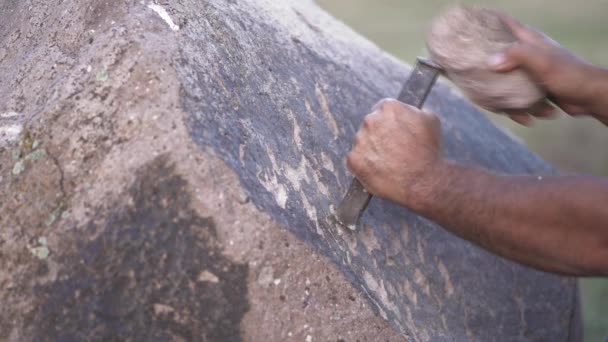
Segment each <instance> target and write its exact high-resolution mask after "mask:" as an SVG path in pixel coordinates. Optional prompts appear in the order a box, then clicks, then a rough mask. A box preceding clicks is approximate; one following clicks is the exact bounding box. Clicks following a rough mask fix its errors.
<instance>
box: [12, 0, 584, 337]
mask: <svg viewBox="0 0 608 342" xmlns="http://www.w3.org/2000/svg"><path fill="white" fill-rule="evenodd" d="M150 5H152V3H145V2H143V3H142V2H139V1H117V0H116V1H104V2H98V1H63V2H58V3H53V4H50V3H49V2H47V1H38V0H27V1H5V2H3V3H1V4H0V12H1V13H3V15H2V22H1V23H0V125H2V127H8V125H10V127H12V128H11V130H5V131H6V132H8V133H6V134H5V135H3V138H2V139H0V143H1V144H2V145H0V227H1V228H2V229H0V253H1V255H0V268H1V269H2V272H0V303H2V306H3V310H2V312H1V313H0V332H2V335H3V336H6V337H7V339H8V340H13V341H28V340H32V341H34V340H36V341H39V340H83V339H91V340H184V341H185V340H202V341H240V340H244V341H283V340H289V339H293V340H299V341H302V340H305V341H307V340H310V339H312V340H313V341H325V340H328V341H340V340H343V341H357V340H359V341H379V340H381V341H396V340H403V339H405V340H412V341H438V340H448V341H449V340H482V341H492V340H500V341H504V340H551V341H567V340H569V339H570V340H576V339H577V336H578V335H576V334H577V331H578V328H580V322H579V317H578V313H577V312H576V310H577V309H578V302H577V297H576V293H577V287H576V282H575V280H573V279H568V278H562V277H558V276H553V275H549V274H545V273H542V272H538V271H535V270H531V269H528V268H526V267H523V266H520V265H518V264H515V263H512V262H510V261H507V260H504V259H501V258H498V257H495V256H493V255H491V254H489V253H487V252H485V251H483V250H481V249H479V248H478V247H476V246H473V245H471V244H469V243H467V242H465V241H462V240H460V239H458V238H456V237H454V236H452V235H451V234H449V233H447V232H446V231H444V230H443V229H441V228H440V227H438V226H436V225H435V224H433V223H432V222H430V221H429V220H426V219H424V218H422V217H418V216H416V215H415V214H414V213H412V212H409V211H408V210H406V209H403V208H399V207H397V206H395V205H393V204H390V203H387V202H384V201H381V200H374V201H373V202H372V203H371V205H370V207H369V209H368V211H367V213H366V214H365V216H364V217H363V224H364V227H363V229H360V230H359V231H358V232H357V233H349V232H346V231H344V230H342V229H341V228H339V227H337V226H335V225H334V224H333V223H332V222H331V220H329V219H328V216H329V214H330V212H331V210H332V206H333V205H335V204H336V203H338V201H339V200H340V198H341V196H342V194H343V193H344V191H345V189H346V186H347V185H348V182H349V179H350V175H349V174H348V173H347V171H346V168H345V166H344V164H343V156H344V155H345V153H346V152H347V151H348V149H349V147H350V141H351V139H352V136H353V135H354V133H355V131H356V129H357V127H358V126H359V123H360V121H361V119H362V117H363V115H364V114H365V112H366V111H367V110H368V109H369V108H370V107H371V105H372V104H374V103H375V102H376V101H377V100H379V99H380V98H382V97H385V96H391V95H392V96H394V95H395V94H396V93H397V92H398V91H399V88H400V84H401V83H402V81H403V80H404V79H405V77H406V76H407V72H408V70H409V69H408V68H407V67H406V66H404V65H402V64H401V63H399V62H398V61H396V60H395V59H393V58H391V57H390V56H388V55H386V54H385V53H383V52H382V51H380V50H379V49H378V48H376V47H375V46H373V45H372V44H370V43H369V42H367V41H365V40H364V39H362V38H360V37H359V36H357V35H356V34H354V33H353V32H352V31H350V30H349V29H348V28H346V27H345V26H344V25H342V24H340V23H338V22H336V21H335V20H334V19H332V18H331V17H330V16H328V15H327V14H326V13H324V12H322V11H321V10H319V9H318V8H317V7H316V6H315V5H314V4H313V3H312V2H310V1H271V0H251V1H235V0H232V1H224V0H211V1H191V0H178V1H173V2H170V3H162V4H158V5H154V6H150ZM163 11H166V13H165V12H163ZM427 108H428V109H431V110H434V111H436V112H438V113H439V114H440V115H441V117H442V129H443V135H444V141H445V154H446V155H447V156H448V157H450V158H454V159H458V160H462V161H465V162H468V163H474V164H478V165H482V166H485V167H488V168H491V169H494V170H499V171H502V172H507V173H539V174H543V173H550V172H552V169H551V168H550V167H549V166H548V165H546V164H545V163H544V162H542V161H541V160H540V159H538V158H537V157H536V156H534V155H532V154H531V153H530V152H528V151H527V150H526V149H525V147H524V146H522V145H520V144H519V143H516V142H514V141H512V140H511V139H510V138H509V137H508V136H507V135H506V134H505V133H503V132H502V131H500V130H498V129H497V128H495V127H494V126H493V125H492V124H491V123H490V122H488V121H487V120H486V119H485V118H484V116H483V115H482V114H481V113H480V112H478V111H477V110H476V109H475V108H473V107H471V106H470V105H468V104H467V103H466V102H465V101H464V100H463V99H462V98H461V97H460V96H458V95H457V94H455V93H454V92H452V91H451V90H450V89H449V88H448V87H447V86H445V85H443V84H440V85H438V86H437V87H436V88H435V90H434V91H433V93H432V94H431V97H430V99H429V102H428V104H427ZM15 132H18V133H19V134H14V133H15ZM386 322H388V324H387V323H386Z"/></svg>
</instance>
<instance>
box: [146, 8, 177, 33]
mask: <svg viewBox="0 0 608 342" xmlns="http://www.w3.org/2000/svg"><path fill="white" fill-rule="evenodd" d="M148 8H149V9H151V10H153V11H154V12H156V14H158V16H159V17H160V18H161V19H162V20H164V21H165V23H167V25H169V28H170V29H171V30H173V31H179V26H178V25H176V24H175V23H174V22H173V19H171V16H170V15H169V13H167V10H166V9H165V8H164V7H163V6H161V5H157V4H149V5H148Z"/></svg>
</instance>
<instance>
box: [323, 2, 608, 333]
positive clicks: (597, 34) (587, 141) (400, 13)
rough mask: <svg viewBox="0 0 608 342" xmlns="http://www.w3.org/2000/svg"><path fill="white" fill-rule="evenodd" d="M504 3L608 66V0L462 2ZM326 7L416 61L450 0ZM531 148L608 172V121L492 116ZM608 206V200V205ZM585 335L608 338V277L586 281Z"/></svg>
mask: <svg viewBox="0 0 608 342" xmlns="http://www.w3.org/2000/svg"><path fill="white" fill-rule="evenodd" d="M459 2H460V3H467V4H481V5H484V6H488V7H493V8H497V9H501V10H503V11H505V12H507V13H509V14H511V15H513V16H515V17H517V18H519V19H520V20H521V21H523V22H525V23H528V24H529V25H532V26H535V27H537V28H539V29H540V30H542V31H544V32H546V33H547V34H549V35H550V36H551V37H553V38H554V39H555V40H557V41H558V42H560V43H561V44H562V45H564V46H565V47H567V48H569V49H571V50H573V51H574V52H576V53H578V54H579V55H581V56H583V57H585V58H586V59H588V60H590V61H592V62H594V63H598V64H602V65H604V66H608V37H606V34H608V20H606V15H607V14H608V11H607V10H608V0H584V1H574V0H570V1H564V0H561V1H555V0H554V1H549V0H489V1H466V0H465V1H459ZM317 3H318V4H320V5H321V6H322V7H323V8H325V9H326V10H328V11H329V12H330V13H332V14H333V15H334V16H336V17H337V18H339V19H341V20H343V21H344V22H345V23H347V24H348V25H349V26H351V27H352V28H354V30H356V31H358V32H359V33H361V34H362V35H364V36H366V37H368V38H369V39H370V40H372V41H374V42H375V43H376V44H378V45H379V46H380V47H382V48H383V49H385V50H387V51H388V52H390V53H392V54H393V55H395V56H397V57H399V58H401V59H403V60H405V61H407V62H409V63H412V62H413V61H414V60H415V58H416V56H418V55H424V54H425V50H424V33H425V30H426V28H427V25H428V24H429V22H430V20H431V18H432V17H433V16H434V15H435V14H437V13H438V12H439V11H440V10H441V9H442V8H444V7H445V6H447V5H452V4H454V3H456V2H455V1H446V0H425V1H413V0H317ZM491 118H492V120H493V121H494V122H496V123H497V124H498V125H502V126H505V127H507V128H509V129H511V130H512V131H513V132H514V133H515V134H517V135H519V136H520V137H522V138H523V139H524V140H525V141H526V142H527V143H528V145H529V146H530V148H531V149H532V150H533V151H535V152H537V153H539V154H540V155H541V156H543V157H544V158H545V159H546V160H548V161H550V162H552V163H553V164H555V165H557V166H558V167H559V168H560V169H561V170H563V171H566V172H583V173H590V174H594V175H603V176H608V148H606V147H607V146H608V128H607V127H605V126H603V125H601V124H599V123H597V122H595V121H593V120H591V119H584V118H583V119H581V118H577V119H574V118H570V117H566V116H563V117H561V118H559V119H557V120H552V121H543V122H537V123H536V124H535V125H534V126H533V127H532V128H524V127H520V126H517V125H515V124H513V123H511V122H510V121H509V120H506V119H504V118H501V117H498V116H496V115H492V116H491ZM607 205H608V204H607ZM581 288H582V293H583V311H584V319H585V335H586V336H585V340H586V341H604V340H605V339H606V337H608V280H603V279H583V280H581Z"/></svg>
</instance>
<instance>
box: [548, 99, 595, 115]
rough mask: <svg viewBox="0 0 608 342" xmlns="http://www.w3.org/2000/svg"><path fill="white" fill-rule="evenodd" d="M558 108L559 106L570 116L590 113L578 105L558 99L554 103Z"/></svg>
mask: <svg viewBox="0 0 608 342" xmlns="http://www.w3.org/2000/svg"><path fill="white" fill-rule="evenodd" d="M555 104H556V105H557V106H558V107H559V108H561V109H562V110H563V111H564V113H566V114H568V115H571V116H581V115H591V113H589V111H588V110H587V109H586V108H585V107H583V106H579V105H574V104H569V103H560V102H559V101H558V102H556V103H555Z"/></svg>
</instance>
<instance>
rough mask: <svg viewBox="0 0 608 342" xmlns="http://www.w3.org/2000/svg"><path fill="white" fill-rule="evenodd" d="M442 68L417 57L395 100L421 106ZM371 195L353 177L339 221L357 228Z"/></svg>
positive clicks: (338, 216)
mask: <svg viewBox="0 0 608 342" xmlns="http://www.w3.org/2000/svg"><path fill="white" fill-rule="evenodd" d="M442 71H443V70H442V69H441V67H439V66H438V65H436V64H435V63H433V62H432V61H430V60H428V59H426V58H421V57H418V59H417V61H416V66H415V67H414V70H412V72H411V74H410V77H409V78H408V80H407V81H406V82H405V85H404V86H403V89H402V90H401V93H400V94H399V97H398V98H397V100H399V101H401V102H403V103H406V104H409V105H411V106H415V107H416V108H421V107H422V105H423V104H424V100H426V97H427V95H428V94H429V92H430V91H431V88H432V87H433V85H434V84H435V81H436V80H437V77H438V76H439V75H440V74H441V72H442ZM371 198H372V195H371V194H370V193H369V192H367V191H366V190H365V188H364V187H363V185H362V184H361V182H359V180H357V179H356V178H355V179H353V181H352V183H351V185H350V187H349V189H348V192H347V193H346V195H344V199H343V200H342V202H341V203H340V205H339V206H338V210H337V218H338V221H339V222H340V223H342V224H343V225H345V226H346V227H348V228H349V229H351V230H356V229H357V223H358V222H359V218H360V217H361V215H362V214H363V212H364V211H365V209H366V208H367V205H368V204H369V201H370V200H371Z"/></svg>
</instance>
